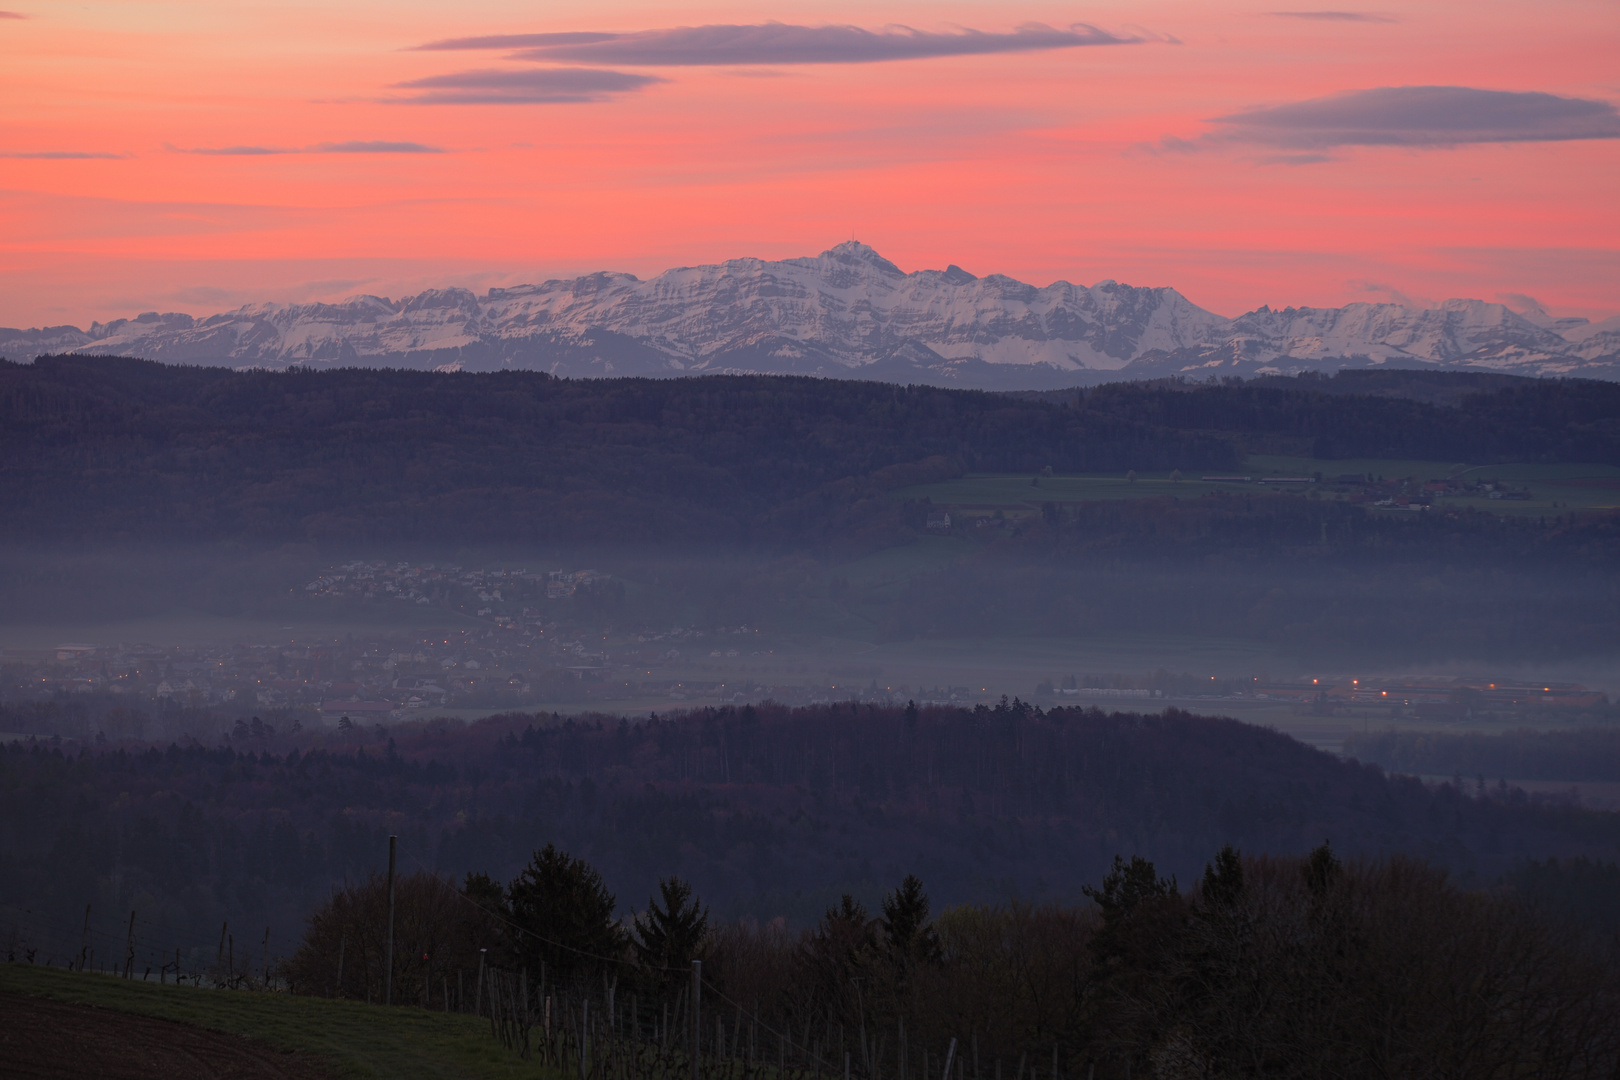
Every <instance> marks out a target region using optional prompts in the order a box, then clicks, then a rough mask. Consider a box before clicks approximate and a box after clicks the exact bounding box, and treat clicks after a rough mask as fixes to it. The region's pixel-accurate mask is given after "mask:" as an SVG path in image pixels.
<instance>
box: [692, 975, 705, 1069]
mask: <svg viewBox="0 0 1620 1080" xmlns="http://www.w3.org/2000/svg"><path fill="white" fill-rule="evenodd" d="M702 1000H703V961H701V960H694V961H692V1080H701V1077H702V1073H701V1071H700V1068H699V1066H698V1049H699V1047H701V1046H702V1044H703V1027H702V1023H701V1021H702V1009H701V1004H702Z"/></svg>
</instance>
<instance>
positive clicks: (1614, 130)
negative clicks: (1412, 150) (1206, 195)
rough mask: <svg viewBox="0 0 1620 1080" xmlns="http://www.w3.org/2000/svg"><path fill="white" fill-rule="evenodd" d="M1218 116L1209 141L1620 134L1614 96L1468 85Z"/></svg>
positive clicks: (1436, 140)
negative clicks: (1599, 97) (1606, 98)
mask: <svg viewBox="0 0 1620 1080" xmlns="http://www.w3.org/2000/svg"><path fill="white" fill-rule="evenodd" d="M1211 123H1214V124H1216V125H1219V126H1218V128H1217V130H1216V132H1215V133H1214V134H1213V135H1212V136H1210V137H1208V139H1207V140H1206V142H1208V141H1216V142H1228V141H1235V142H1246V143H1259V144H1263V145H1267V146H1275V147H1283V148H1287V149H1298V150H1324V149H1329V148H1332V147H1336V146H1418V147H1421V146H1457V145H1462V144H1465V143H1500V142H1558V141H1563V140H1569V139H1614V138H1620V113H1617V112H1616V111H1615V107H1614V106H1613V105H1611V104H1609V103H1608V102H1605V101H1594V100H1590V99H1587V98H1569V97H1559V96H1557V95H1555V94H1544V93H1539V92H1525V91H1509V90H1476V89H1473V88H1471V87H1466V86H1390V87H1380V88H1377V89H1372V90H1353V91H1349V92H1347V93H1343V94H1335V95H1333V96H1331V97H1324V98H1315V99H1312V100H1310V101H1301V102H1296V103H1293V104H1289V105H1274V106H1271V107H1269V108H1262V109H1253V110H1250V111H1248V112H1241V113H1234V114H1232V115H1229V116H1217V117H1214V118H1213V119H1212V120H1211ZM1190 145H1192V144H1183V145H1182V146H1179V147H1175V148H1182V149H1184V148H1189V147H1190Z"/></svg>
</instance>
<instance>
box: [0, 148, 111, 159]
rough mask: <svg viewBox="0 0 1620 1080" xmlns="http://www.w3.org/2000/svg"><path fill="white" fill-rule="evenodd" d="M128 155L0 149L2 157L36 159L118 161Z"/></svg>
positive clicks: (96, 151)
mask: <svg viewBox="0 0 1620 1080" xmlns="http://www.w3.org/2000/svg"><path fill="white" fill-rule="evenodd" d="M128 156H129V155H128V154H107V153H102V152H101V151H98V150H16V151H9V150H0V158H31V159H33V160H35V161H116V160H118V159H121V158H125V157H128Z"/></svg>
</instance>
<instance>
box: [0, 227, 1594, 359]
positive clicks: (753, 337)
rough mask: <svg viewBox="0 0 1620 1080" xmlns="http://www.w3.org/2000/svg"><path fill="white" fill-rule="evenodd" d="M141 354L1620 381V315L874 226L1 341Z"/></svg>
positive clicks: (15, 333)
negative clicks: (1021, 276) (1036, 267)
mask: <svg viewBox="0 0 1620 1080" xmlns="http://www.w3.org/2000/svg"><path fill="white" fill-rule="evenodd" d="M69 352H72V353H95V354H102V355H121V356H140V357H146V358H149V359H153V360H163V361H168V362H175V363H193V364H223V365H229V366H232V367H250V366H256V367H276V368H280V367H287V366H290V365H307V366H312V367H325V366H367V367H405V368H423V369H425V368H438V369H446V370H467V371H488V370H496V369H502V368H521V369H537V370H544V371H550V372H553V373H555V374H558V375H567V376H576V377H578V376H609V375H686V374H703V373H714V372H769V373H798V374H813V375H824V376H839V377H850V378H872V379H884V380H894V381H901V382H928V383H936V384H942V385H956V386H973V387H983V388H987V389H1041V388H1047V387H1056V386H1073V385H1077V384H1090V383H1096V382H1101V381H1105V380H1113V379H1130V378H1152V377H1159V376H1165V375H1177V374H1180V375H1188V376H1197V377H1204V376H1209V375H1255V374H1268V373H1273V372H1277V373H1295V372H1300V371H1335V370H1338V369H1339V368H1343V367H1369V366H1379V365H1388V366H1398V367H1424V368H1458V369H1472V370H1491V371H1500V372H1511V373H1515V374H1522V375H1533V376H1550V375H1576V376H1585V377H1594V378H1606V379H1620V317H1616V318H1612V319H1607V320H1605V321H1603V322H1601V323H1590V322H1588V321H1586V320H1584V319H1553V318H1550V317H1548V316H1547V315H1545V314H1544V313H1542V312H1539V311H1532V312H1529V313H1519V312H1515V311H1513V310H1511V309H1509V308H1507V307H1505V306H1503V305H1502V304H1495V303H1486V302H1483V301H1479V300H1448V301H1446V302H1445V303H1443V304H1441V305H1440V306H1439V307H1434V308H1413V307H1406V306H1403V305H1400V304H1367V303H1357V304H1349V305H1346V306H1345V307H1342V308H1286V309H1284V310H1281V311H1274V310H1272V309H1270V308H1269V307H1262V308H1260V309H1259V310H1257V311H1251V312H1249V313H1247V314H1245V315H1240V316H1239V317H1237V318H1235V319H1227V318H1223V317H1222V316H1219V315H1216V314H1213V313H1212V312H1208V311H1205V310H1204V309H1202V308H1200V307H1198V306H1196V305H1195V304H1193V303H1191V302H1190V301H1189V300H1187V298H1186V297H1184V296H1182V295H1181V294H1180V293H1178V292H1176V291H1175V290H1174V289H1169V288H1139V287H1136V286H1131V285H1121V284H1119V283H1117V282H1114V281H1102V282H1098V283H1097V284H1096V285H1093V286H1091V287H1090V288H1086V287H1084V286H1080V285H1071V284H1069V283H1068V282H1065V281H1059V282H1056V283H1054V284H1052V285H1048V286H1046V287H1045V288H1036V287H1034V286H1032V285H1026V284H1024V283H1022V282H1019V281H1015V280H1013V279H1012V278H1009V277H1004V276H1002V275H999V274H992V275H990V276H988V277H975V276H974V275H972V274H970V273H968V272H967V271H965V270H962V269H961V268H960V267H956V266H951V267H948V268H947V269H945V270H918V271H915V272H913V273H909V274H908V273H905V272H903V271H902V270H900V268H899V267H897V266H895V265H894V264H893V263H891V262H889V261H888V260H887V259H885V258H883V257H882V256H881V255H879V254H878V253H877V252H876V251H874V250H872V249H871V248H869V247H867V246H866V245H864V244H859V243H855V242H853V241H852V242H850V243H846V244H840V245H838V246H837V247H835V248H833V249H832V250H830V251H825V252H822V253H821V254H820V255H817V256H815V257H814V258H801V259H785V260H782V261H780V262H767V261H764V260H761V259H734V260H731V261H729V262H725V263H721V264H719V265H717V266H697V267H686V268H682V269H677V270H670V271H668V272H666V273H663V274H660V275H658V276H657V277H655V278H652V279H651V280H648V281H642V280H640V279H638V278H635V277H633V276H631V275H629V274H615V273H598V274H591V275H588V276H586V277H581V278H575V279H573V280H571V281H547V282H545V283H543V284H539V285H522V286H518V287H516V288H509V289H491V290H489V291H488V293H486V294H485V295H482V296H480V295H477V294H474V293H472V292H470V291H468V290H466V289H442V290H431V291H428V292H424V293H421V294H419V295H417V296H411V297H406V298H404V299H401V300H388V299H384V298H382V297H377V296H356V297H353V298H351V299H349V300H345V301H343V302H342V303H337V304H258V305H249V306H246V307H242V308H238V309H237V310H235V311H228V312H223V313H221V314H218V315H211V316H208V317H206V318H201V319H198V318H193V317H191V316H189V315H177V314H167V315H160V314H157V313H155V312H153V313H148V314H145V315H141V316H138V317H137V318H134V319H118V320H115V321H113V322H110V323H106V324H102V323H95V324H92V325H91V327H90V329H89V330H80V329H78V328H77V327H72V326H54V327H47V328H44V329H33V330H5V329H0V356H8V357H11V358H12V359H14V360H23V359H29V358H32V357H34V356H37V355H42V354H47V353H69Z"/></svg>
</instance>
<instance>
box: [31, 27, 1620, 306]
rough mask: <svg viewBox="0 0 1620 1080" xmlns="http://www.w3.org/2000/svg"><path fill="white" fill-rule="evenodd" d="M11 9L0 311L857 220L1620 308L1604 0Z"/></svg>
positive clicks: (1227, 285) (1372, 287)
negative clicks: (1533, 0)
mask: <svg viewBox="0 0 1620 1080" xmlns="http://www.w3.org/2000/svg"><path fill="white" fill-rule="evenodd" d="M1332 2H1333V3H1335V4H1343V3H1349V0H1332ZM1271 4H1280V5H1282V6H1281V7H1273V6H1271ZM6 5H11V6H9V7H6ZM0 7H3V8H4V10H0V326H13V327H31V326H49V325H61V324H75V325H80V326H87V325H88V323H89V322H90V321H92V320H102V321H105V320H108V319H110V318H117V317H127V316H131V315H134V314H137V313H139V312H142V311H150V310H157V311H184V312H189V313H191V314H197V315H201V314H207V313H211V312H214V311H220V310H225V309H229V308H233V307H236V306H239V305H241V304H246V303H257V302H262V301H277V302H303V301H310V300H336V299H341V298H343V297H345V296H350V295H354V294H357V293H371V294H376V295H382V296H390V297H398V296H401V295H404V294H408V293H412V292H416V291H420V290H421V289H424V288H430V287H442V286H447V285H462V286H467V287H471V288H475V289H483V288H486V287H490V286H505V285H512V284H517V283H520V282H524V281H536V280H545V279H549V278H558V277H571V276H574V275H577V274H584V273H590V272H594V271H597V270H619V271H628V272H631V273H635V274H638V275H641V276H648V275H651V274H656V273H658V272H659V271H661V270H664V269H667V268H669V267H672V266H686V265H695V264H700V263H709V262H717V261H721V260H724V259H728V258H737V257H744V256H753V257H760V258H787V257H792V256H799V255H813V254H815V253H817V252H819V251H822V250H825V249H826V248H829V247H831V246H833V245H834V244H837V243H839V242H841V241H844V240H849V239H859V240H861V241H864V242H865V243H868V244H870V245H872V246H873V247H875V248H876V249H877V250H878V251H879V252H881V253H882V254H884V255H885V256H887V257H888V258H889V259H890V260H892V261H893V262H895V263H897V264H898V265H899V266H900V267H901V268H902V269H905V270H915V269H924V268H936V269H942V268H944V267H945V266H946V265H948V264H951V263H955V264H958V265H960V266H962V267H964V268H966V269H968V270H970V271H972V272H974V273H977V274H981V275H983V274H990V273H1001V274H1007V275H1009V276H1011V277H1015V278H1018V279H1020V280H1023V281H1028V282H1031V283H1033V284H1036V285H1045V284H1047V283H1049V282H1051V281H1054V280H1058V279H1064V280H1068V281H1073V282H1077V283H1080V284H1086V285H1090V284H1093V283H1095V282H1097V281H1099V280H1103V279H1114V280H1117V281H1123V282H1128V283H1130V284H1133V285H1153V286H1161V285H1167V286H1171V287H1174V288H1176V289H1178V290H1179V291H1181V292H1182V293H1183V294H1184V295H1186V296H1187V297H1188V298H1189V299H1191V300H1192V301H1193V302H1194V303H1196V304H1199V305H1201V306H1203V307H1205V308H1208V309H1210V310H1212V311H1215V312H1219V313H1221V314H1224V315H1236V314H1239V313H1241V312H1243V311H1247V310H1251V309H1253V308H1255V307H1258V306H1259V305H1261V304H1270V305H1272V306H1273V307H1284V306H1288V305H1294V306H1305V305H1312V306H1323V305H1339V304H1345V303H1350V302H1353V301H1388V300H1395V301H1400V302H1405V303H1411V304H1416V305H1423V304H1431V303H1435V302H1437V301H1439V300H1443V299H1445V298H1448V297H1473V298H1479V299H1484V300H1497V301H1501V302H1504V303H1507V304H1509V305H1510V306H1512V307H1515V308H1516V309H1519V310H1524V309H1526V308H1528V307H1530V306H1532V305H1534V306H1539V307H1541V308H1543V309H1545V310H1546V311H1547V312H1549V313H1551V314H1554V315H1584V316H1587V317H1589V318H1594V319H1595V318H1602V317H1605V316H1608V315H1612V314H1615V313H1617V312H1620V112H1617V111H1616V106H1617V105H1620V63H1617V62H1616V60H1615V58H1616V57H1617V56H1620V4H1616V3H1615V2H1614V0H1544V2H1541V3H1535V4H1530V3H1504V2H1499V0H1469V2H1456V0H1446V2H1439V0H1428V2H1416V0H1402V2H1392V3H1387V4H1385V3H1381V4H1379V5H1378V6H1376V7H1365V8H1363V7H1359V6H1352V7H1332V8H1319V7H1311V6H1308V3H1307V0H1271V3H1269V4H1268V2H1267V0H1259V2H1257V3H1255V4H1253V5H1249V6H1240V5H1232V4H1225V3H1217V2H1196V3H1194V2H1188V0H1163V2H1143V3H1120V2H1113V3H1099V4H1059V3H1049V2H1045V0H1032V2H1029V3H1022V2H1018V0H995V2H986V0H949V2H941V3H932V4H916V3H895V4H887V5H876V4H873V3H871V2H870V0H868V2H866V3H862V4H847V3H834V2H805V3H791V4H772V5H762V4H758V3H729V4H705V5H700V4H693V3H674V2H669V0H598V2H596V3H593V4H589V5H582V4H577V3H571V4H562V3H555V2H538V3H537V2H534V0H529V2H525V3H516V2H509V0H467V2H462V3H458V4H455V5H447V4H443V3H426V2H417V0H409V2H382V0H350V2H347V3H344V4H329V3H322V4H311V3H297V2H287V0H277V2H276V3H273V4H272V3H259V2H256V0H232V2H231V3H223V4H222V3H218V2H217V0H216V2H211V3H200V2H190V0H170V2H96V0H92V2H89V3H47V2H41V0H0Z"/></svg>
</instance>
